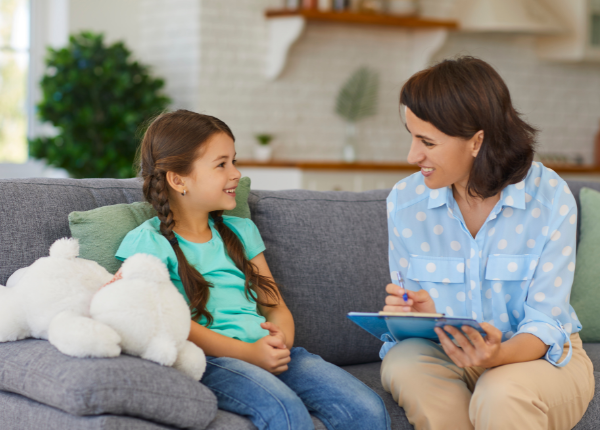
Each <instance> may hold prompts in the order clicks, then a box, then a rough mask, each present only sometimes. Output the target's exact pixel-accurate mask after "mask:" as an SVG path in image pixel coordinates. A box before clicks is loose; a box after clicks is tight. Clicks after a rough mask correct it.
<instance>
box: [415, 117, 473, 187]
mask: <svg viewBox="0 0 600 430" xmlns="http://www.w3.org/2000/svg"><path fill="white" fill-rule="evenodd" d="M405 112H406V128H407V129H408V132H409V133H410V134H411V135H412V142H411V145H410V152H409V153H408V157H407V161H408V162H409V163H410V164H417V165H418V166H419V167H420V168H421V173H422V174H423V176H424V177H425V185H427V187H429V188H431V189H437V188H443V187H447V186H450V185H452V184H460V185H462V186H463V187H464V186H466V184H467V181H468V180H469V173H470V172H471V167H472V166H473V163H474V161H475V157H477V154H478V153H479V149H480V148H481V142H482V141H483V131H478V132H477V133H475V135H474V136H473V137H472V138H471V139H469V140H465V139H462V138H460V137H453V136H448V135H447V134H444V133H442V132H441V131H440V130H438V129H437V128H436V127H435V126H434V125H433V124H431V123H430V122H427V121H423V120H422V119H420V118H418V117H417V116H416V115H415V114H414V113H413V112H412V111H411V110H410V109H409V108H408V107H407V108H406V111H405Z"/></svg>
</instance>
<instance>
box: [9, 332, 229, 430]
mask: <svg viewBox="0 0 600 430" xmlns="http://www.w3.org/2000/svg"><path fill="white" fill-rule="evenodd" d="M0 390H3V391H9V392H13V393H17V394H20V395H22V396H25V397H28V398H30V399H32V400H35V401H37V402H39V403H43V404H45V405H49V406H53V407H55V408H57V409H60V410H63V411H65V412H68V413H70V414H72V415H76V416H89V415H103V414H111V415H129V416H134V417H140V418H144V419H147V420H150V421H155V422H158V423H162V424H166V425H169V426H174V427H180V428H189V429H197V430H202V429H204V428H206V426H207V425H208V424H209V423H210V422H211V421H212V420H213V418H214V417H215V415H216V413H217V400H216V398H215V396H214V394H213V393H212V392H211V391H210V390H209V389H208V388H207V387H205V386H204V385H202V384H200V382H197V381H194V380H192V379H190V378H189V377H187V376H185V375H184V374H182V373H180V372H178V371H177V370H175V369H173V368H170V367H164V366H160V365H158V364H156V363H152V362H150V361H148V360H142V359H139V358H136V357H131V356H127V355H121V356H119V357H116V358H73V357H69V356H67V355H63V354H61V353H60V352H59V351H58V350H57V349H56V348H54V347H53V346H52V345H50V343H48V342H47V341H44V340H35V339H26V340H21V341H17V342H7V343H0Z"/></svg>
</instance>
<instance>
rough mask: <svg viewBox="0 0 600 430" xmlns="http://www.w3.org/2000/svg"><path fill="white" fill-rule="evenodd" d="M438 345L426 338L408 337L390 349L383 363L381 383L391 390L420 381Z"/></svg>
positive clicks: (387, 389)
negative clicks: (394, 387)
mask: <svg viewBox="0 0 600 430" xmlns="http://www.w3.org/2000/svg"><path fill="white" fill-rule="evenodd" d="M437 349H438V348H437V346H436V344H434V343H433V342H431V341H429V340H426V339H417V338H412V339H406V340H403V341H402V342H399V343H398V344H397V345H396V346H394V347H393V348H392V349H390V350H389V352H388V353H387V354H386V356H385V357H384V359H383V362H382V364H381V383H382V384H383V387H384V389H385V390H386V391H388V392H390V391H391V388H392V387H393V386H397V387H398V386H402V385H407V384H411V382H415V381H418V380H419V379H420V378H421V377H422V373H423V372H425V371H426V368H427V367H428V366H429V365H430V364H431V360H430V359H429V357H433V356H435V355H436V353H437V352H438V351H437Z"/></svg>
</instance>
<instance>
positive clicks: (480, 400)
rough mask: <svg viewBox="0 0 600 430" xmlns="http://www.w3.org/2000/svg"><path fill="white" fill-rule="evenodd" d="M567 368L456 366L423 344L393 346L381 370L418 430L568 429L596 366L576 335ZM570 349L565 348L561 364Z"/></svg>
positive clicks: (590, 392) (583, 404)
mask: <svg viewBox="0 0 600 430" xmlns="http://www.w3.org/2000/svg"><path fill="white" fill-rule="evenodd" d="M571 343H572V345H573V356H572V357H571V361H570V362H569V363H568V364H567V365H566V366H564V367H555V366H553V365H552V364H550V363H548V362H547V361H546V360H544V359H540V360H534V361H528V362H524V363H514V364H506V365H504V366H499V367H495V368H492V369H487V370H486V369H483V368H481V367H469V368H465V369H462V368H460V367H458V366H456V365H455V364H454V363H453V362H452V360H451V359H450V358H449V357H448V356H447V355H446V353H445V352H444V350H443V349H442V347H441V346H440V345H438V344H436V343H434V342H431V341H429V340H425V339H407V340H405V341H402V342H400V343H398V344H397V345H396V346H394V347H393V348H392V349H391V350H390V351H389V352H388V353H387V355H386V356H385V358H384V360H383V363H382V365H381V383H382V384H383V388H384V389H385V390H386V391H387V392H389V393H391V394H392V396H393V397H394V400H395V401H396V402H398V404H399V405H400V406H401V407H402V408H404V411H405V412H406V416H407V418H408V421H409V422H410V423H411V424H412V425H414V426H415V429H416V430H440V429H443V430H469V429H477V430H484V429H485V430H490V429H501V430H507V429H527V430H537V429H540V430H541V429H544V430H545V429H552V430H567V429H571V428H572V427H573V426H575V424H577V422H579V420H580V419H581V417H582V416H583V414H584V412H585V410H586V409H587V407H588V404H589V402H590V401H591V399H592V397H593V396H594V387H595V382H594V374H593V368H592V362H591V361H590V359H589V357H588V356H587V354H586V353H585V351H584V349H583V347H582V344H581V339H580V338H579V334H573V335H571ZM568 350H569V345H568V344H566V345H565V349H564V352H563V358H564V357H565V356H566V355H567V352H568Z"/></svg>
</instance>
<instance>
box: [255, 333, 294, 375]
mask: <svg viewBox="0 0 600 430" xmlns="http://www.w3.org/2000/svg"><path fill="white" fill-rule="evenodd" d="M260 326H261V327H262V328H264V329H266V330H269V335H268V336H265V337H263V338H261V339H259V340H257V341H256V342H254V343H249V344H248V348H249V354H248V357H247V359H246V361H247V362H249V363H252V364H254V365H255V366H258V367H261V368H263V369H265V370H266V371H268V372H271V373H272V374H274V375H279V374H280V373H283V372H285V371H286V370H288V366H287V365H288V363H289V362H290V360H291V358H290V350H289V349H287V347H286V345H285V334H283V332H282V331H281V329H280V328H279V327H277V326H276V325H275V324H273V323H270V322H265V323H262V324H261V325H260Z"/></svg>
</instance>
